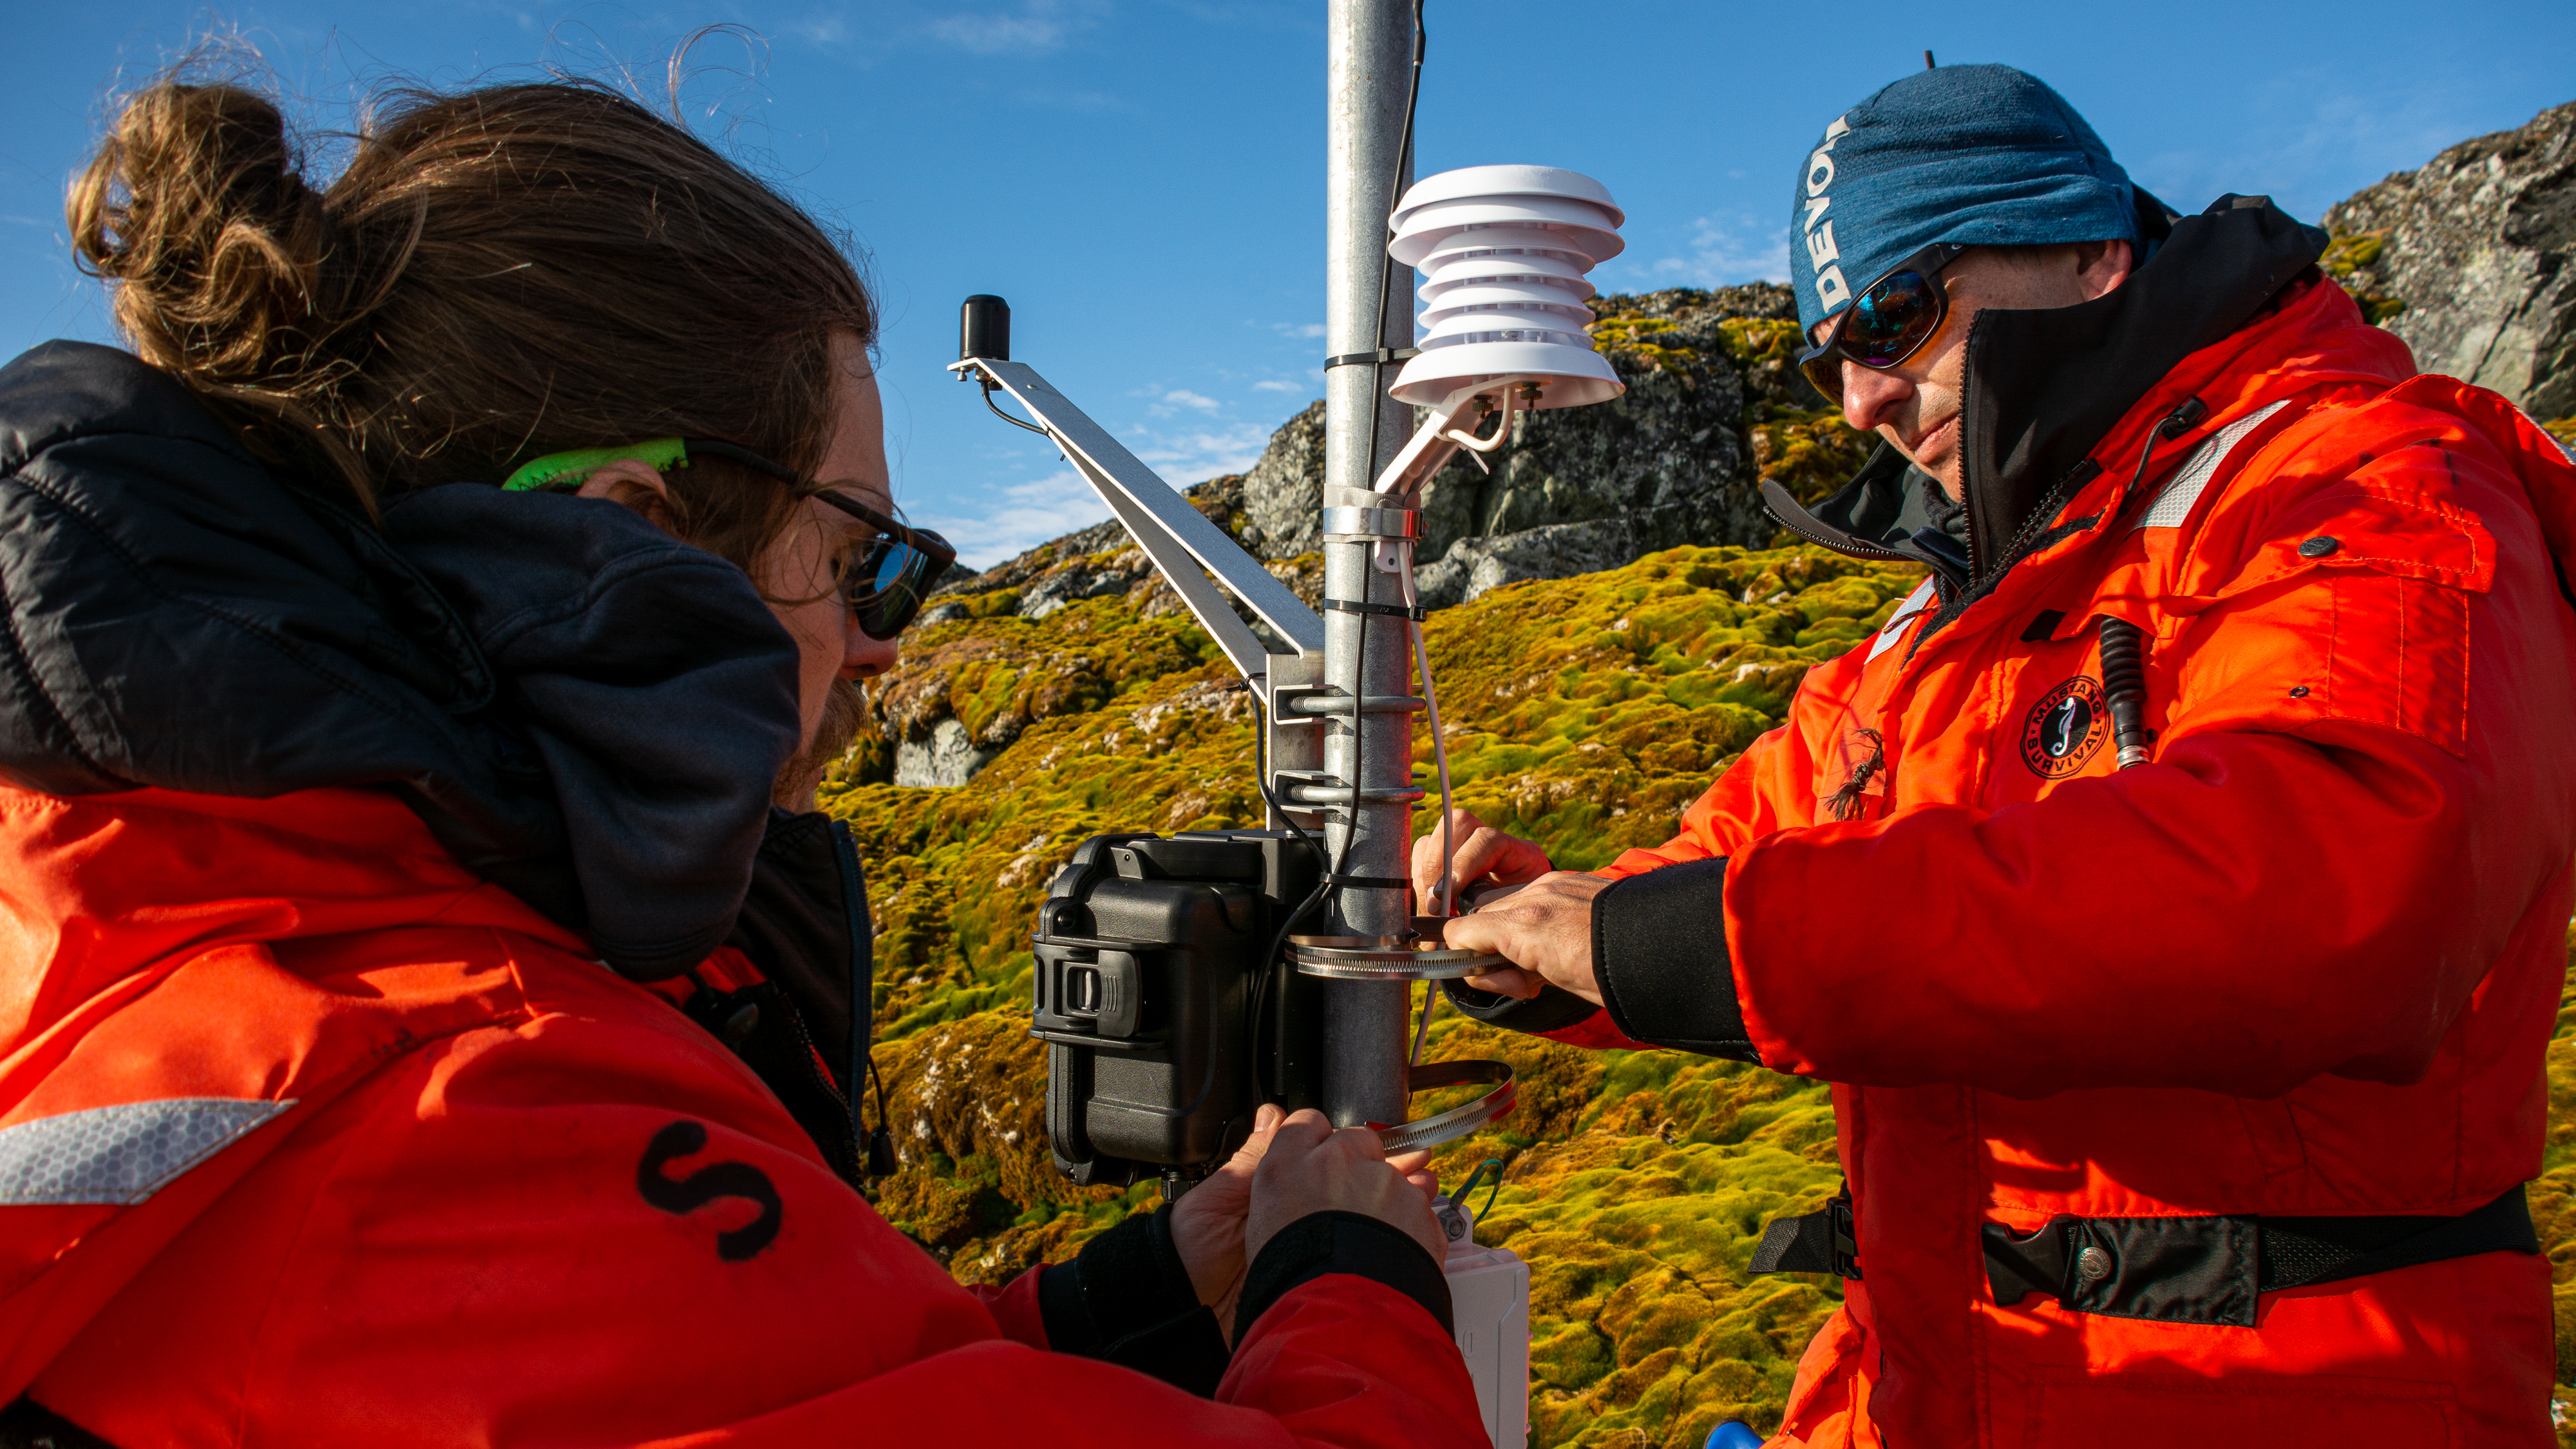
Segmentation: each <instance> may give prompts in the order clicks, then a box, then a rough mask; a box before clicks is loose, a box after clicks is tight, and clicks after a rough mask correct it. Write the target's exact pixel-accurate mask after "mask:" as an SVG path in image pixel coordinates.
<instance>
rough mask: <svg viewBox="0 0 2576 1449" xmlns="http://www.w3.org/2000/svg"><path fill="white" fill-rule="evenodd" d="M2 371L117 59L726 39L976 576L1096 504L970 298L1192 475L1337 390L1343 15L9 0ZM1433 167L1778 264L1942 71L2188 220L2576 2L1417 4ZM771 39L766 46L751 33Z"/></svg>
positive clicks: (2461, 117) (709, 61) (513, 74)
mask: <svg viewBox="0 0 2576 1449" xmlns="http://www.w3.org/2000/svg"><path fill="white" fill-rule="evenodd" d="M0 4H5V13H6V15H7V22H6V33H7V36H8V40H9V50H10V54H11V59H12V62H13V64H12V66H11V75H12V80H11V93H10V97H9V101H8V105H7V109H6V110H5V111H0V349H5V350H0V356H6V355H14V353H15V352H16V351H18V350H19V349H21V348H23V347H25V346H27V345H29V344H31V343H34V342H37V341H40V340H42V339H44V338H46V337H52V336H74V337H87V338H92V339H97V340H109V339H110V338H111V336H112V333H111V330H110V328H109V325H108V322H107V319H106V313H105V308H104V306H103V302H102V298H101V295H100V292H99V289H98V287H97V284H95V283H93V282H89V281H87V280H85V279H83V278H81V277H80V276H79V275H78V274H77V273H76V272H74V271H73V269H72V268H71V266H70V263H69V261H68V260H67V253H66V251H65V248H64V243H63V229H62V204H61V199H62V188H63V183H64V181H65V179H66V178H67V177H68V176H69V175H70V174H71V173H72V172H73V171H75V170H76V169H77V168H78V167H79V165H80V164H81V162H82V160H83V158H84V156H85V153H86V150H87V148H88V146H89V145H90V143H91V141H92V139H93V138H94V137H95V135H96V134H97V131H98V128H99V125H100V122H101V118H102V116H103V115H104V114H105V107H106V105H107V104H108V101H109V99H110V97H111V96H112V95H113V93H114V91H115V89H116V88H117V87H118V86H119V85H120V84H130V83H131V82H133V81H134V80H135V79H137V78H140V77H142V76H146V75H148V74H150V73H151V72H152V71H153V70H155V69H156V68H157V67H159V66H160V65H162V64H164V63H165V62H166V61H168V60H169V59H171V58H172V57H174V56H176V55H178V54H179V53H181V52H182V51H183V50H185V49H186V48H187V47H188V46H189V45H190V44H191V42H192V41H193V40H195V39H197V38H199V37H202V36H204V35H206V34H208V33H209V32H211V31H218V30H220V31H223V32H227V33H231V34H234V35H237V36H238V37H239V38H240V39H242V40H243V41H246V42H248V43H250V44H252V45H254V46H256V47H257V48H258V50H259V52H260V53H261V54H262V56H264V57H265V59H266V60H267V62H268V63H269V64H270V65H271V66H272V67H274V69H275V71H276V74H277V76H278V79H279V82H280V84H281V85H282V87H283V88H284V90H285V91H286V93H287V94H288V95H290V96H291V97H293V98H294V99H296V100H297V101H298V103H299V104H300V106H301V108H302V109H303V110H304V111H305V112H306V113H307V114H309V115H310V116H312V117H314V118H316V119H317V120H319V121H320V122H321V123H323V124H326V125H341V126H345V125H347V124H349V121H350V117H351V115H352V109H351V108H352V106H353V105H354V104H355V103H356V102H357V101H359V100H361V99H363V98H364V97H365V96H366V95H367V94H369V93H370V92H371V91H373V90H374V89H377V88H379V87H381V86H383V85H385V84H388V83H390V82H395V81H403V80H427V81H429V82H432V83H435V84H442V85H452V84H458V83H463V82H468V81H472V80H475V79H478V78H491V79H507V78H524V77H527V76H530V75H532V74H535V73H538V72H539V71H540V69H541V68H543V67H547V66H553V67H558V68H562V69H567V70H574V71H580V72H584V73H594V74H595V73H622V74H631V75H632V76H633V77H635V80H636V84H637V85H638V86H639V87H640V88H641V89H644V90H646V91H648V92H652V93H654V94H655V95H657V96H658V95H659V94H660V93H661V92H660V87H661V86H662V83H663V77H664V75H665V72H666V68H667V62H668V61H669V59H670V57H671V54H672V52H673V48H674V46H675V44H676V43H677V42H678V41H679V40H680V39H681V37H683V36H685V35H687V34H689V33H690V32H691V31H693V30H695V29H697V28H698V27H701V26H705V25H709V24H725V25H731V26H737V27H742V33H740V34H720V35H716V36H712V37H709V38H707V39H705V40H704V41H702V42H701V43H700V45H699V46H698V47H697V49H696V50H695V51H694V52H693V53H692V57H691V60H692V66H691V78H690V79H689V80H688V82H687V83H686V84H685V85H684V87H683V89H682V99H683V101H684V103H685V105H686V106H687V108H688V112H689V114H690V115H691V116H692V117H693V123H694V124H696V125H698V126H699V127H700V128H701V129H702V131H704V132H705V133H707V134H709V135H710V136H714V137H718V138H720V139H722V140H723V141H724V143H725V144H727V145H729V146H730V147H731V148H733V149H734V151H735V152H736V154H738V155H741V156H743V157H745V158H746V159H747V160H749V161H750V162H752V163H753V164H754V165H755V166H757V167H758V168H759V169H761V170H762V171H763V172H764V173H765V174H767V175H770V176H771V177H773V178H775V179H777V180H779V181H780V182H781V183H782V184H783V185H785V186H786V187H788V188H789V189H790V190H791V191H792V192H793V193H794V194H795V195H797V196H798V197H800V198H801V199H802V200H804V201H805V202H806V203H807V204H809V205H810V206H812V207H814V208H815V209H816V210H817V211H818V212H820V213H821V214H823V215H824V216H825V217H827V218H828V219H829V220H831V221H833V222H834V223H836V224H837V225H839V226H841V227H843V228H845V229H847V231H848V232H849V233H850V234H851V235H852V236H853V237H854V238H855V239H856V241H857V242H858V243H859V245H860V246H862V247H863V248H865V249H866V251H867V252H868V254H869V257H870V261H871V266H872V268H873V271H874V274H875V275H876V277H877V278H878V280H879V282H880V286H881V293H882V298H883V302H884V306H885V313H886V319H887V321H886V327H885V334H884V339H883V348H882V372H881V377H882V381H883V385H884V388H885V393H886V399H887V405H888V423H889V429H890V434H891V442H892V450H893V454H894V467H895V477H896V489H897V497H898V498H899V499H900V501H901V502H902V503H903V505H904V506H905V508H906V509H907V510H908V511H909V512H911V514H912V515H913V516H914V517H916V518H919V519H921V520H923V521H926V522H930V523H933V524H935V525H936V526H939V527H941V528H943V529H945V530H947V531H948V532H949V534H950V536H951V537H952V538H954V539H956V540H957V541H958V542H959V543H960V545H961V546H962V550H963V552H964V553H965V555H966V557H967V558H968V559H969V560H970V561H972V562H977V563H983V562H990V561H992V560H995V559H998V558H1001V557H1004V556H1007V555H1008V554H1010V553H1013V552H1016V551H1017V550H1019V549H1021V548H1025V547H1027V546H1029V545H1031V544H1034V543H1037V542H1039V541H1041V540H1044V539H1046V538H1049V537H1052V536H1054V535H1055V534H1057V533H1060V532H1063V531H1064V530H1066V529H1068V528H1071V527H1075V526H1078V525H1080V524H1083V523H1088V522H1091V521H1094V520H1096V519H1098V518H1101V517H1105V516H1106V511H1105V510H1104V509H1102V508H1101V507H1100V505H1099V504H1098V503H1097V502H1096V501H1094V500H1093V499H1092V498H1091V497H1090V495H1089V494H1088V492H1087V490H1085V489H1083V488H1082V487H1081V485H1080V484H1079V483H1078V482H1077V481H1075V480H1074V479H1073V477H1072V475H1071V474H1070V472H1069V471H1068V470H1067V469H1066V468H1065V466H1064V465H1063V464H1062V463H1061V462H1060V461H1058V460H1057V458H1056V457H1055V456H1054V454H1053V453H1052V451H1050V450H1047V449H1045V448H1044V447H1043V446H1042V445H1041V446H1038V447H1030V446H1026V445H1025V444H1026V443H1029V442H1034V441H1036V440H1034V439H1032V438H1030V436H1029V435H1028V434H1026V433H1022V432H1019V431H1017V430H1014V429H1010V428H1006V427H1004V426H1002V425H1001V424H1000V423H998V422H995V421H994V420H993V419H991V418H990V417H988V416H986V415H985V413H984V411H983V409H982V408H981V406H980V405H979V404H978V403H977V401H976V398H975V395H974V392H973V390H972V389H970V388H966V387H962V386H960V385H957V384H955V383H952V382H951V381H950V380H949V379H948V377H947V375H946V374H944V373H942V372H941V371H940V368H941V366H942V364H944V363H946V362H948V361H950V360H952V359H953V357H954V353H955V346H956V321H955V319H956V308H957V302H958V299H959V298H961V297H963V296H964V295H966V294H967V293H969V292H979V291H984V292H997V293H1000V294H1002V295H1004V296H1006V297H1008V298H1009V299H1010V300H1011V302H1012V305H1013V309H1014V313H1015V322H1014V352H1015V354H1016V355H1017V356H1018V357H1020V358H1021V359H1022V360H1024V361H1027V362H1030V363H1032V364H1034V365H1035V366H1037V367H1038V368H1039V369H1040V370H1041V371H1042V372H1044V373H1046V374H1047V375H1048V376H1049V377H1050V378H1051V379H1052V380H1054V381H1055V382H1056V384H1057V385H1058V386H1060V387H1062V388H1064V389H1065V390H1066V391H1067V392H1069V393H1070V394H1071V395H1072V396H1073V397H1075V398H1076V399H1077V400H1078V401H1080V402H1081V403H1082V404H1083V405H1084V406H1085V407H1086V408H1088V409H1089V410H1090V411H1091V412H1092V414H1093V415H1094V416H1095V417H1097V418H1098V419H1099V420H1100V421H1101V422H1102V423H1103V424H1105V425H1106V426H1108V427H1110V428H1111V429H1113V430H1114V431H1116V432H1118V433H1119V434H1120V435H1121V436H1122V437H1124V438H1125V439H1127V440H1128V441H1129V443H1130V446H1132V447H1134V448H1135V450H1136V451H1137V452H1138V453H1139V454H1140V455H1141V456H1143V457H1144V458H1146V460H1147V461H1149V462H1151V463H1152V464H1154V466H1155V467H1157V468H1158V469H1160V470H1161V471H1162V473H1163V475H1164V476H1165V477H1166V478H1167V479H1169V480H1170V481H1171V482H1173V483H1174V484H1176V485H1185V484H1188V483H1192V482H1196V481H1198V480H1199V479H1202V478H1206V477H1209V476H1212V475H1214V474H1217V473H1221V472H1227V471H1232V470H1236V469H1240V468H1242V467H1244V466H1246V465H1247V464H1249V463H1250V461H1251V460H1252V459H1253V458H1254V457H1255V456H1257V455H1258V453H1259V451H1260V448H1261V445H1262V443H1263V442H1264V440H1266V438H1267V437H1268V435H1269V433H1270V431H1271V430H1272V429H1273V428H1274V427H1276V426H1277V425H1278V424H1279V423H1280V422H1281V421H1282V420H1283V419H1284V418H1286V417H1287V416H1288V415H1289V414H1291V413H1292V412H1294V411H1296V410H1297V409H1298V408H1300V407H1302V406H1304V405H1305V404H1306V403H1307V402H1308V401H1309V400H1311V399H1313V398H1315V397H1318V396H1321V382H1320V377H1321V374H1320V371H1319V370H1318V367H1317V364H1318V362H1319V356H1318V354H1319V353H1320V352H1321V343H1320V333H1321V331H1322V326H1321V324H1322V321H1323V265H1322V250H1323V245H1322V243H1323V199H1324V174H1323V107H1324V38H1323V17H1324V5H1323V3H1322V0H975V3H965V4H941V3H931V0H785V3H732V0H708V3H699V4H689V5H660V4H625V5H605V4H536V5H523V4H513V3H503V0H438V3H434V4H415V5H404V6H399V7H398V6H393V5H384V4H376V5H356V4H347V3H340V4H331V3H316V0H260V3H232V0H218V3H216V4H214V5H211V6H209V5H207V4H205V3H203V0H124V3H117V4H108V5H102V4H85V5H84V4H60V3H37V0H0ZM1429 16H1430V23H1429V28H1430V32H1431V51H1430V63H1429V66H1428V68H1427V69H1426V72H1425V78H1424V81H1423V89H1422V112H1421V121H1420V140H1419V143H1418V149H1419V155H1420V169H1421V170H1422V171H1423V172H1425V173H1428V172H1431V171H1438V170H1445V169H1448V168H1450V167H1455V166H1465V165H1475V164H1480V163H1487V162H1498V161H1521V162H1539V163H1544V164H1549V165H1557V166H1568V167H1572V168H1574V169H1576V170H1580V171H1585V172H1588V173H1590V174H1592V175H1594V176H1597V177H1599V178H1600V179H1601V180H1602V181H1603V182H1605V183H1607V184H1608V185H1609V187H1610V188H1611V190H1612V192H1613V193H1614V194H1615V195H1616V196H1617V197H1618V199H1619V201H1620V203H1621V204H1622V205H1623V206H1624V207H1625V208H1626V209H1627V212H1628V217H1629V224H1628V228H1627V235H1628V239H1629V249H1628V252H1627V254H1626V255H1625V256H1623V257H1621V258H1619V259H1617V260H1616V261H1613V262H1611V263H1609V264H1607V265H1606V266H1604V267H1603V268H1602V270H1601V272H1600V273H1599V274H1598V280H1599V281H1601V282H1602V283H1603V284H1604V286H1605V287H1606V288H1610V289H1621V290H1630V289H1637V288H1644V287H1653V286H1668V285H1681V284H1710V283H1723V282H1735V281H1744V280H1748V279H1751V278H1756V277H1764V276H1772V277H1776V276H1779V275H1782V269H1783V266H1784V260H1785V255H1786V253H1785V249H1784V245H1785V243H1784V238H1785V235H1786V229H1785V228H1786V219H1785V218H1786V208H1785V195H1786V192H1787V189H1788V186H1789V182H1790V173H1791V172H1792V171H1793V170H1794V168H1795V167H1796V165H1797V162H1798V160H1799V158H1800V156H1801V155H1802V154H1803V151H1804V148H1805V146H1806V144H1807V143H1808V142H1809V140H1810V139H1811V138H1812V136H1813V135H1814V134H1815V132H1816V131H1817V130H1818V129H1819V128H1820V127H1821V126H1822V125H1823V123H1824V122H1825V121H1826V120H1828V119H1830V118H1831V117H1832V116H1833V115H1834V114H1835V113H1836V112H1837V111H1839V110H1840V109H1841V108H1843V107H1844V106H1846V105H1848V104H1849V103H1850V102H1852V101H1854V100H1857V99H1859V98H1860V97H1861V96H1863V95H1865V94H1867V93H1868V92H1869V91H1871V90H1873V89H1875V88H1876V87H1877V86H1878V85H1880V84H1882V83H1884V82H1886V81H1888V80H1891V79H1894V78H1895V77H1896V76H1898V75H1900V74H1903V73H1904V72H1906V71H1907V70H1910V69H1912V68H1914V67H1917V66H1919V65H1921V63H1922V60H1921V52H1922V51H1923V50H1924V49H1925V48H1926V47H1930V48H1931V49H1933V50H1934V51H1936V52H1937V53H1938V55H1939V57H1940V59H1941V60H1942V61H1943V63H1945V64H1947V63H1951V62H1964V61H2004V62H2008V63H2010V64H2014V65H2018V66H2021V67H2023V68H2025V69H2027V70H2030V71H2032V72H2034V73H2036V74H2038V75H2040V76H2041V77H2043V78H2045V79H2046V80H2048V81H2049V82H2050V83H2051V84H2053V85H2055V86H2056V87H2057V88H2058V89H2059V90H2060V91H2061V92H2063V93H2064V94H2065V95H2066V96H2067V97H2068V98H2069V99H2070V100H2072V101H2073V102H2074V103H2075V105H2076V106H2077V107H2078V108H2080V109H2081V110H2083V111H2084V112H2085V113H2086V115H2087V116H2089V117H2090V118H2091V120H2092V121H2093V123H2094V126H2095V128H2096V129H2097V130H2099V131H2100V132H2101V133H2102V135H2103V137H2104V139H2105V140H2107V141H2108V142H2109V143H2110V145H2111V147H2112V149H2113V151H2114V152H2115V153H2116V154H2117V155H2118V156H2119V157H2120V158H2121V160H2122V161H2123V163H2124V164H2126V165H2127V167H2128V168H2129V170H2130V172H2131V173H2132V174H2133V175H2134V176H2136V177H2137V178H2138V179H2139V180H2140V181H2141V182H2142V183H2143V184H2145V185H2146V186H2148V187H2149V188H2150V189H2152V190H2154V191H2155V192H2156V193H2157V194H2159V195H2161V196H2162V197H2164V198H2165V200H2167V201H2168V202H2171V203H2172V204H2174V205H2175V206H2177V207H2181V208H2183V209H2185V210H2192V209H2197V208H2198V207H2199V206H2201V205H2203V204H2205V203H2206V202H2207V201H2208V200H2209V199H2210V198H2212V197H2214V196H2216V195H2217V194H2218V193H2220V192H2222V191H2229V190H2234V191H2244V192H2260V191H2268V192H2270V193H2271V194H2272V195H2274V196H2275V197H2276V198H2278V199H2279V200H2280V201H2281V202H2282V204H2283V205H2284V206H2286V207H2287V208H2288V209H2289V210H2290V211H2292V212H2293V213H2294V214H2297V215H2300V216H2303V217H2308V218H2311V219H2312V218H2314V217H2316V216H2317V215H2318V214H2319V213H2320V212H2322V211H2323V210H2324V209H2325V207H2326V206H2327V205H2329V204H2331V203H2332V202H2334V201H2336V200H2338V199H2340V198H2341V197H2343V196H2344V195H2346V194H2348V193H2350V192H2351V191H2353V190H2354V189H2356V188H2358V187H2360V186H2362V185H2365V184H2367V183H2369V182H2371V181H2374V180H2377V179H2378V178H2379V177H2381V176H2383V175H2385V174H2386V173H2388V172H2389V171H2392V170H2399V169H2404V168H2407V167H2412V166H2415V165H2417V164H2420V163H2421V162H2422V161H2424V160H2425V159H2427V158H2428V157H2430V156H2431V155H2432V154H2433V153H2434V152H2435V151H2437V150H2439V149H2441V148H2442V147H2443V146H2446V145H2448V144H2450V143H2452V142H2454V141H2458V140H2461V139H2464V138H2466V137H2469V136H2472V135H2476V134H2480V133H2482V132H2486V131H2492V130H2498V129H2503V128H2507V127H2512V126H2517V125H2520V124H2521V123H2522V122H2524V121H2526V120H2528V119H2529V118H2530V117H2531V116H2532V114H2533V113H2535V112H2537V111H2539V110H2541V109H2543V108H2544V107H2547V106H2550V105H2554V104H2557V103H2559V102H2563V101H2567V100H2570V99H2576V5H2567V4H2565V3H2563V0H2562V3H2557V4H2521V3H2488V4H2471V3H2449V4H2425V3H2414V4H2404V5H2399V4H2387V3H2379V0H2336V3H2333V4H2305V3H2270V4H2246V3H2242V0H2238V3H2230V4H2206V3H2198V0H2164V3H2159V4H2156V5H2151V6H2124V7H2108V6H2104V7H2084V6H2070V5H2067V4H2064V3H2062V0H2056V3H2045V4H1988V5H1980V6H1968V7H1961V6H1955V5H1953V6H1944V5H1928V4H1922V3H1913V4H1904V5H1882V4H1862V3H1845V4H1836V5H1794V6H1793V5H1764V6H1760V7H1755V6H1743V5H1735V4H1716V3H1705V0H1703V3H1682V0H1583V3H1565V0H1560V3H1556V4H1541V3H1535V0H1475V3H1473V4H1466V3H1460V0H1429ZM746 36H747V37H751V38H745V37H746Z"/></svg>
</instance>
